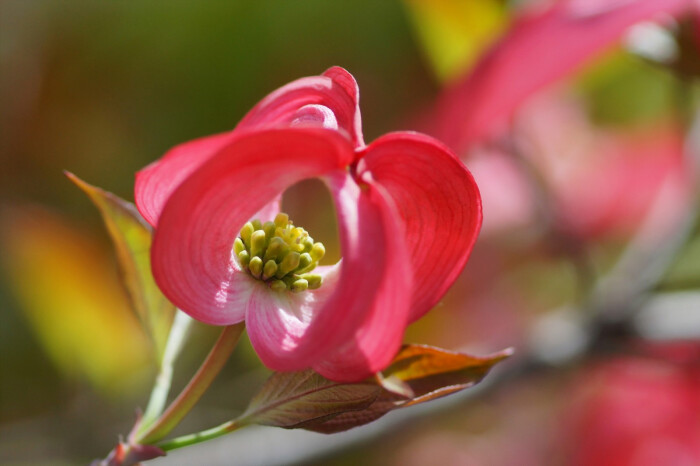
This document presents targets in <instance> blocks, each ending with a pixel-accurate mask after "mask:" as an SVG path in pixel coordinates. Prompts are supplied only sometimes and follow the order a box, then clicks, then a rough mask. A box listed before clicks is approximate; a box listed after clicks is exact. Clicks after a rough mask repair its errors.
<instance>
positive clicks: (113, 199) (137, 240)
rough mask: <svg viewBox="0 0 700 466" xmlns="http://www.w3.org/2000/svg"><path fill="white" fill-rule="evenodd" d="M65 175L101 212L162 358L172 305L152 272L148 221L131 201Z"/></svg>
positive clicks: (134, 301) (139, 311)
mask: <svg viewBox="0 0 700 466" xmlns="http://www.w3.org/2000/svg"><path fill="white" fill-rule="evenodd" d="M66 176H68V178H69V179H70V180H71V181H72V182H73V183H75V184H76V185H77V186H78V187H79V188H80V189H82V190H83V192H84V193H85V194H87V195H88V197H90V200H92V202H93V203H94V204H95V206H96V207H97V208H98V209H99V211H100V213H101V214H102V219H103V220H104V222H105V226H106V227H107V231H108V232H109V236H110V237H111V238H112V242H113V244H114V248H115V250H116V252H117V260H118V262H119V268H120V270H121V272H122V279H123V281H124V285H125V286H126V289H127V291H128V293H129V297H130V298H131V303H132V306H133V308H134V310H135V311H136V313H137V315H138V316H139V318H140V319H141V323H142V324H143V325H144V327H145V329H146V333H147V335H149V336H150V337H151V338H152V339H153V344H154V347H155V350H156V354H157V359H158V361H161V360H162V356H163V351H164V350H165V344H166V342H167V340H168V335H169V333H170V326H171V325H172V322H173V317H174V315H175V306H174V305H173V304H172V303H171V302H170V301H168V299H167V298H166V297H165V296H163V293H161V291H160V289H159V288H158V286H157V285H156V283H155V281H154V279H153V275H152V274H151V256H150V250H151V238H152V231H151V227H150V225H148V224H147V223H146V221H145V220H144V219H143V217H141V214H139V212H138V211H137V210H136V207H135V206H134V205H133V204H131V203H130V202H127V201H125V200H123V199H120V198H119V197H117V196H115V195H114V194H112V193H109V192H106V191H103V190H102V189H100V188H98V187H95V186H92V185H90V184H88V183H86V182H84V181H83V180H81V179H79V178H78V177H77V176H75V175H73V174H72V173H66Z"/></svg>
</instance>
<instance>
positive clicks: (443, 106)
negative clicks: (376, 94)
mask: <svg viewBox="0 0 700 466" xmlns="http://www.w3.org/2000/svg"><path fill="white" fill-rule="evenodd" d="M698 10H700V2H698V0H559V1H553V2H541V3H540V4H536V6H535V7H533V8H530V10H528V11H526V12H524V14H521V15H520V16H519V17H517V18H515V20H514V23H513V25H512V26H511V27H510V28H509V30H508V32H507V33H506V35H505V36H504V37H502V38H501V40H500V41H498V42H497V43H496V44H495V45H494V46H493V47H492V48H491V49H490V50H489V51H488V52H487V53H486V55H485V56H484V57H483V58H482V59H481V60H480V61H479V63H478V64H477V65H476V67H475V68H474V69H472V70H470V71H469V72H468V73H467V75H465V76H463V77H462V78H460V79H457V80H456V81H455V82H454V83H452V85H451V86H449V87H448V88H447V89H446V91H445V92H444V93H443V95H442V96H441V98H440V100H439V101H438V106H437V109H436V116H435V119H434V121H433V128H432V131H431V133H432V134H435V135H436V136H437V137H439V138H440V139H441V140H443V141H445V142H446V143H447V144H448V145H450V146H451V147H453V148H454V149H456V150H462V149H464V148H467V147H471V146H472V145H474V144H475V143H478V142H480V141H482V140H483V139H485V138H487V137H489V136H492V135H493V133H494V132H496V131H498V130H500V129H502V128H503V126H504V125H506V124H507V123H508V121H509V118H510V117H511V115H512V113H513V111H514V110H515V109H516V108H517V107H518V106H519V105H520V104H521V103H522V102H523V101H524V100H525V99H526V98H527V97H529V96H530V95H531V94H533V93H534V92H536V91H538V90H539V89H541V88H543V87H545V86H547V85H548V84H551V83H552V82H554V81H556V80H557V79H560V78H562V77H565V76H567V75H569V74H570V73H572V72H574V71H575V70H577V69H578V68H580V67H581V66H582V65H583V64H585V63H586V62H588V61H589V60H590V59H591V58H593V57H595V56H596V55H598V54H599V53H601V52H602V51H604V50H606V49H607V48H609V47H611V46H613V45H614V44H615V43H616V42H617V41H618V40H619V39H620V37H621V36H622V35H623V33H624V32H625V31H626V30H627V28H629V27H630V26H632V25H634V24H635V23H638V22H641V21H647V20H662V19H664V15H673V16H678V15H683V14H684V13H687V12H689V11H698Z"/></svg>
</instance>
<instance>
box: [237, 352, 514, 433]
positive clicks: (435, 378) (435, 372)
mask: <svg viewBox="0 0 700 466" xmlns="http://www.w3.org/2000/svg"><path fill="white" fill-rule="evenodd" d="M510 354H511V351H510V350H505V351H501V352H499V353H496V354H493V355H490V356H486V357H475V356H469V355H467V354H462V353H455V352H452V351H447V350H442V349H439V348H434V347H430V346H423V345H406V346H404V347H403V348H402V349H401V351H399V354H398V355H397V356H396V358H394V361H393V362H392V363H391V365H390V366H389V367H388V368H387V369H386V370H385V371H384V372H383V373H382V374H377V376H376V377H373V378H370V379H367V380H365V381H363V382H360V383H354V384H348V383H345V384H342V383H337V382H332V381H330V380H327V379H325V378H324V377H322V376H320V375H319V374H316V373H315V372H313V371H311V370H306V371H302V372H289V373H276V374H274V375H273V376H272V377H270V379H269V380H268V381H267V382H266V384H265V386H264V387H263V389H262V391H261V392H260V393H259V394H258V395H257V396H256V397H255V398H254V399H253V401H252V402H251V405H250V407H249V408H248V410H247V411H246V413H245V414H244V415H243V416H242V417H241V418H240V419H239V422H242V423H254V424H265V425H273V426H278V427H285V428H303V429H307V430H312V431H315V432H321V433H326V434H330V433H335V432H341V431H344V430H348V429H351V428H353V427H357V426H361V425H364V424H368V423H370V422H372V421H374V420H376V419H379V418H380V417H382V416H383V415H385V414H386V413H388V412H389V411H391V410H394V409H396V408H402V407H405V406H411V405H414V404H419V403H424V402H426V401H430V400H433V399H436V398H440V397H442V396H446V395H449V394H451V393H455V392H457V391H460V390H463V389H465V388H468V387H471V386H473V385H475V384H477V383H478V382H480V381H481V379H483V378H484V376H485V375H486V374H487V373H488V372H489V370H490V369H491V368H492V367H493V366H494V365H495V364H496V363H498V362H500V361H502V360H503V359H505V358H507V357H508V356H510Z"/></svg>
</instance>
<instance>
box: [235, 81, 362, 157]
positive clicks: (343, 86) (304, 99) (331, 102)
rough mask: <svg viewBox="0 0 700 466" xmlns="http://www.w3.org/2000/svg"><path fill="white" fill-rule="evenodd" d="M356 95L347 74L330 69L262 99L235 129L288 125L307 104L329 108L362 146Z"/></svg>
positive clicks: (245, 129)
mask: <svg viewBox="0 0 700 466" xmlns="http://www.w3.org/2000/svg"><path fill="white" fill-rule="evenodd" d="M358 99H359V92H358V91H357V84H356V83H355V79H354V78H353V77H352V75H351V74H350V73H348V72H347V71H345V70H344V69H342V68H340V67H333V68H331V69H329V70H328V71H326V72H325V73H324V74H322V75H321V76H309V77H306V78H301V79H297V80H296V81H293V82H291V83H289V84H287V85H285V86H282V87H281V88H279V89H277V90H276V91H274V92H272V93H271V94H269V95H268V96H267V97H265V98H264V99H263V100H261V101H260V102H259V103H258V104H257V105H256V106H255V107H253V109H252V110H251V111H250V112H248V114H247V115H246V116H245V117H244V118H243V120H241V122H240V123H239V124H238V126H237V127H236V130H237V131H250V130H258V129H262V128H266V127H282V126H287V125H289V124H290V123H292V122H293V121H294V119H295V118H296V116H297V112H298V110H299V109H301V108H302V107H305V106H307V105H318V106H322V107H326V108H328V109H330V111H331V112H332V113H333V115H334V116H335V119H336V121H337V127H338V128H339V129H340V130H341V131H343V132H344V133H345V134H347V136H348V137H349V138H350V139H351V140H352V141H353V144H354V145H355V146H361V145H363V144H364V143H363V142H362V127H361V123H360V109H359V103H358Z"/></svg>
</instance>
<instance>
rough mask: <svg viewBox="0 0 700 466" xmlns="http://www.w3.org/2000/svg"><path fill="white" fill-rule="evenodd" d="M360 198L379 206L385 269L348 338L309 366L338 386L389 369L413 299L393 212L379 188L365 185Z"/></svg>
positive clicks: (400, 231) (397, 220) (399, 225)
mask: <svg viewBox="0 0 700 466" xmlns="http://www.w3.org/2000/svg"><path fill="white" fill-rule="evenodd" d="M362 195H363V196H367V197H368V198H369V199H370V200H371V202H373V203H374V204H375V205H377V206H378V208H379V210H378V212H379V213H380V214H381V216H382V218H381V220H382V222H383V224H384V229H383V230H384V231H383V233H384V235H385V240H384V243H385V244H386V247H387V251H386V258H387V264H386V269H385V271H384V274H383V276H381V277H380V280H381V282H380V286H379V289H378V291H377V294H376V296H375V298H374V302H373V303H372V304H371V306H372V307H371V308H370V310H369V312H368V313H367V316H366V318H365V320H364V322H362V324H361V325H360V327H359V328H358V329H357V330H356V332H355V335H354V336H353V338H352V339H350V340H349V341H348V342H346V343H345V344H342V345H340V346H338V347H336V348H334V349H333V351H332V352H330V353H328V354H326V355H324V357H323V359H322V360H321V361H320V362H317V363H316V364H314V365H313V368H314V369H315V370H316V371H317V372H318V373H320V374H321V375H323V376H324V377H327V378H329V379H332V380H337V381H347V382H355V381H359V380H363V379H365V378H367V377H370V376H371V375H373V374H375V373H377V372H379V371H381V370H382V369H384V368H385V367H386V366H388V365H389V363H391V361H392V360H393V358H394V356H395V355H396V353H397V352H398V350H399V348H400V347H401V342H402V340H403V334H404V331H405V328H406V325H408V319H409V313H410V309H411V299H412V296H411V294H410V293H407V292H406V290H410V289H411V288H412V285H413V271H412V270H411V262H410V259H409V257H408V256H407V255H406V245H405V241H404V239H405V237H404V235H403V230H404V226H403V224H402V221H401V218H400V216H399V212H398V209H397V208H396V206H395V205H394V202H393V199H392V197H391V196H390V195H389V193H388V192H387V191H386V190H385V189H384V188H383V186H381V185H379V184H368V185H367V186H366V187H365V191H364V192H363V193H362ZM348 278H352V277H348ZM359 279H360V277H356V278H355V281H357V280H359Z"/></svg>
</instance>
